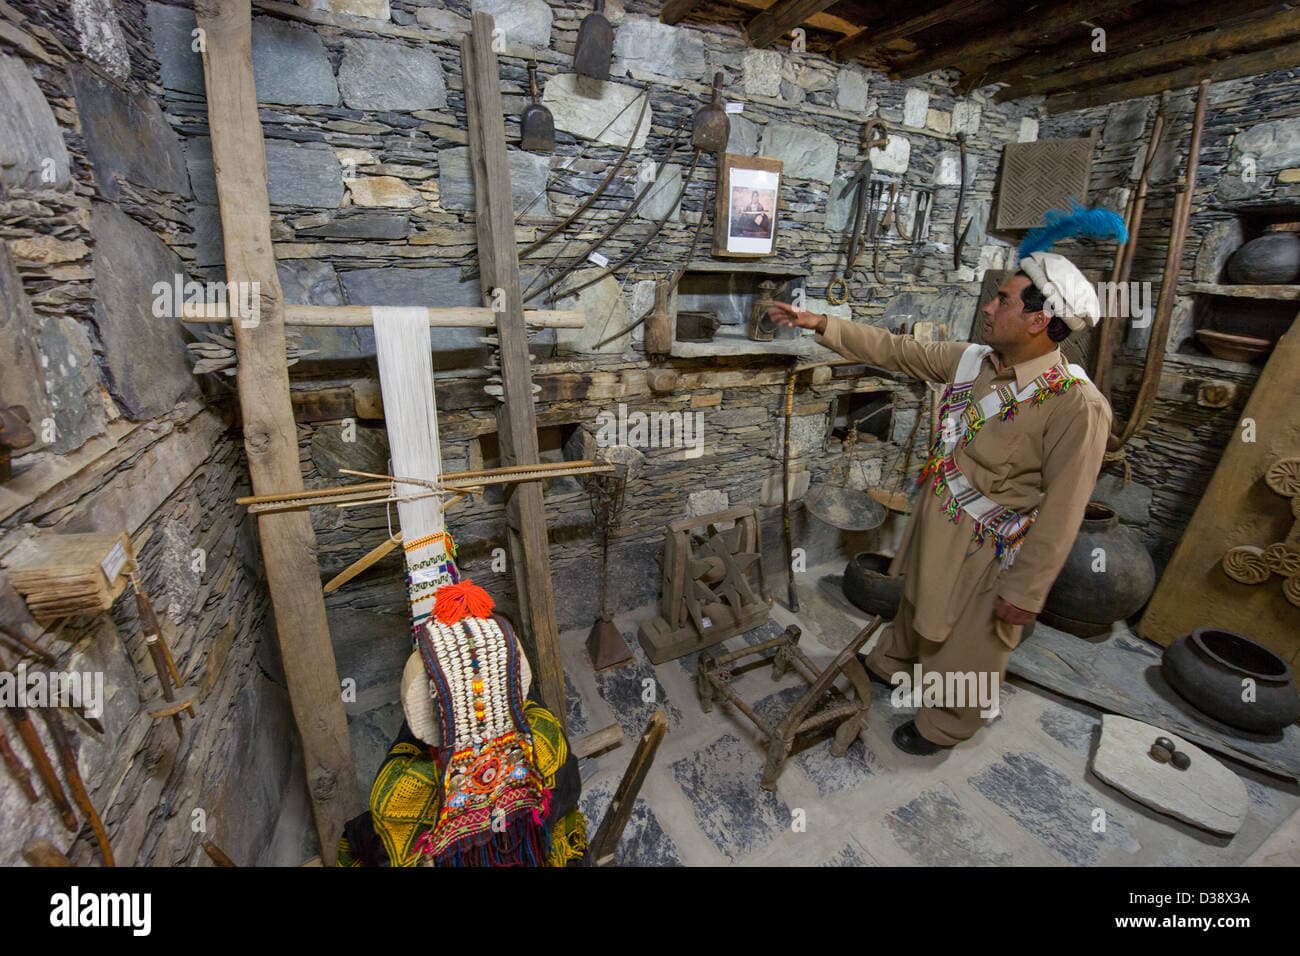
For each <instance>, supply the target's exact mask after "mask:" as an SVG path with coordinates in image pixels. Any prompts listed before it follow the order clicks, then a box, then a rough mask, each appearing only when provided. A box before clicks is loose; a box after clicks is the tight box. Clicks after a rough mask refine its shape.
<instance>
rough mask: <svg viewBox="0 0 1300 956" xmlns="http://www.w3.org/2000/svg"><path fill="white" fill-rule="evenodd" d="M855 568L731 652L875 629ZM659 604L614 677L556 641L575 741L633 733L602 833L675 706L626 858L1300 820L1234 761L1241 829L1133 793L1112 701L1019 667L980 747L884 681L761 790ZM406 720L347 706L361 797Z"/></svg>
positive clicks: (301, 832) (1220, 853)
mask: <svg viewBox="0 0 1300 956" xmlns="http://www.w3.org/2000/svg"><path fill="white" fill-rule="evenodd" d="M842 567H843V566H842V564H837V565H835V566H824V567H820V568H814V569H810V570H809V571H807V572H805V573H804V574H802V575H801V576H800V585H799V601H800V610H799V613H798V614H791V613H790V612H789V611H787V610H786V609H785V608H784V607H783V606H781V605H779V604H774V605H773V608H772V614H771V617H770V618H769V620H768V622H767V623H766V624H765V625H764V626H763V627H761V628H758V629H757V630H755V631H752V632H750V633H749V634H746V635H742V636H740V637H736V638H733V639H731V640H730V641H728V642H726V645H725V646H726V647H727V648H728V649H732V650H735V649H738V648H740V647H741V646H743V644H745V643H751V644H752V643H758V642H759V641H762V640H767V639H769V638H772V637H776V636H777V635H779V634H780V633H781V632H782V630H784V628H785V627H786V625H787V624H792V623H793V624H798V625H799V627H800V628H801V630H802V631H803V637H802V639H801V642H800V647H801V648H802V649H803V650H804V652H805V653H806V654H808V655H809V656H810V657H811V658H813V660H814V661H818V662H820V663H828V662H829V661H830V660H831V658H833V657H834V655H835V654H836V653H837V652H838V651H839V650H840V649H841V648H842V647H843V646H844V645H845V644H847V643H848V642H849V641H850V640H851V639H852V637H853V636H854V635H855V634H857V633H858V631H859V630H860V629H861V628H862V626H863V625H864V624H866V617H865V616H864V615H862V614H861V612H859V611H858V610H857V609H856V608H854V607H853V606H852V605H851V604H849V603H848V602H847V601H846V600H845V599H844V596H843V594H842V592H840V590H839V587H838V582H837V580H832V576H834V575H838V573H839V572H840V571H841V570H842ZM783 589H784V582H777V584H774V585H773V591H774V592H775V591H781V592H782V593H783ZM656 611H657V608H654V607H645V608H642V609H639V610H638V611H635V612H632V613H629V614H626V615H622V616H620V617H618V618H616V619H615V623H616V624H617V625H618V627H619V629H620V631H621V632H622V634H623V636H624V639H625V640H626V641H627V643H628V646H629V647H631V648H632V649H633V651H634V653H635V655H636V659H635V661H634V662H633V663H632V664H629V665H626V666H624V667H620V668H615V669H611V670H607V671H604V672H601V673H594V672H593V671H592V668H591V661H590V659H589V658H588V656H587V651H586V647H585V641H586V636H587V630H586V629H585V628H583V629H577V630H571V631H566V632H564V633H563V634H562V635H561V653H562V655H563V658H564V669H565V673H566V675H567V680H568V684H569V688H568V689H569V712H568V727H569V735H570V738H571V739H577V738H580V737H582V736H584V735H586V734H588V733H591V732H593V731H596V730H600V729H601V728H604V727H607V726H609V725H610V724H612V723H615V722H617V723H618V724H619V725H620V726H621V727H622V728H623V734H624V744H623V746H621V747H618V748H616V749H614V750H612V751H610V752H608V753H606V754H603V755H600V756H599V757H596V758H592V759H588V760H584V761H582V764H581V772H582V778H583V797H582V808H583V811H584V812H585V813H586V814H587V817H588V819H589V821H590V822H591V824H592V826H593V828H594V826H595V825H596V824H597V823H598V822H599V821H600V819H601V818H602V817H603V815H604V813H605V810H606V808H607V807H608V806H609V802H610V799H611V797H612V795H613V793H614V789H615V788H616V787H617V786H618V781H619V778H620V777H621V775H622V773H623V770H624V768H625V767H626V765H627V761H628V760H629V758H630V757H631V755H632V751H633V748H634V747H635V745H636V741H637V739H638V738H639V736H640V734H641V731H642V730H643V729H644V727H645V724H646V721H647V720H648V719H649V717H650V715H651V714H652V713H653V712H654V709H655V708H656V707H658V706H662V707H663V708H664V711H665V713H666V715H667V718H668V733H667V735H666V736H665V738H664V741H663V744H662V745H661V747H660V749H659V753H658V756H657V758H656V760H655V763H654V766H653V768H652V769H651V771H650V774H649V776H648V777H647V779H646V782H645V785H644V787H643V788H642V791H641V796H640V799H639V800H638V802H637V804H636V807H635V809H634V811H633V813H632V818H631V821H630V822H629V824H628V827H627V829H626V831H625V832H624V836H623V841H622V843H621V844H620V847H619V852H618V857H617V859H618V862H619V863H620V864H622V865H630V866H683V865H684V866H720V865H731V864H739V865H744V866H873V865H885V866H909V865H922V866H970V865H1007V864H1010V865H1033V864H1040V865H1053V864H1055V865H1084V866H1093V865H1101V866H1184V865H1192V866H1235V865H1239V864H1241V863H1243V862H1245V861H1246V859H1247V858H1248V857H1250V856H1251V855H1252V854H1253V853H1255V852H1256V851H1257V850H1259V849H1260V848H1261V845H1262V844H1264V842H1265V840H1266V839H1268V838H1269V837H1270V835H1272V834H1273V833H1274V831H1276V830H1279V828H1280V827H1283V825H1284V824H1285V823H1286V821H1287V820H1288V818H1292V821H1291V824H1290V826H1292V827H1295V825H1296V823H1295V819H1294V817H1293V815H1294V814H1295V813H1296V811H1297V809H1298V808H1300V787H1298V786H1297V785H1296V783H1295V782H1294V781H1287V780H1282V779H1279V778H1276V777H1271V776H1268V775H1266V774H1263V773H1261V772H1258V771H1255V770H1252V769H1250V768H1247V767H1244V766H1241V765H1239V764H1236V763H1232V762H1230V761H1227V760H1226V759H1225V760H1224V763H1225V764H1227V766H1229V767H1230V768H1231V769H1233V770H1234V771H1235V772H1237V773H1238V774H1239V775H1240V776H1241V777H1242V779H1243V780H1244V781H1245V784H1246V789H1247V792H1248V794H1249V797H1250V810H1249V816H1248V817H1247V820H1246V824H1245V826H1244V827H1243V828H1242V830H1241V831H1240V832H1239V833H1238V834H1237V835H1236V836H1235V837H1233V838H1231V839H1227V838H1223V837H1216V836H1212V835H1211V834H1209V833H1205V832H1202V831H1200V830H1198V829H1196V828H1194V827H1191V826H1189V825H1187V824H1184V823H1181V822H1179V821H1177V820H1174V819H1172V818H1170V817H1166V816H1163V815H1161V814H1159V813H1156V812H1155V811H1153V810H1150V809H1148V808H1146V807H1144V806H1143V805H1141V804H1139V803H1136V802H1135V801H1133V800H1130V799H1129V798H1128V797H1126V796H1124V795H1123V794H1121V793H1120V792H1119V791H1117V790H1115V789H1113V788H1111V787H1110V786H1108V785H1107V784H1105V783H1102V782H1101V781H1100V780H1099V779H1097V778H1096V777H1095V776H1093V775H1092V774H1091V773H1090V772H1089V770H1088V764H1089V758H1090V756H1091V753H1092V750H1093V748H1094V747H1095V745H1096V740H1097V736H1098V731H1099V728H1100V726H1101V712H1100V711H1098V710H1096V709H1094V708H1092V707H1089V706H1087V705H1085V704H1081V703H1077V702H1075V701H1072V700H1069V699H1067V698H1064V697H1058V696H1056V695H1054V694H1052V693H1051V692H1049V691H1046V690H1042V689H1040V688H1038V687H1036V686H1034V685H1032V684H1029V683H1026V682H1023V681H1020V680H1019V679H1017V678H1011V679H1010V680H1009V681H1008V683H1006V684H1004V685H1003V686H1002V688H1001V702H1000V703H1001V714H1000V716H998V717H997V718H995V719H994V720H993V721H991V722H990V723H989V725H988V726H986V727H985V728H984V729H983V730H981V731H980V732H979V733H978V734H977V735H976V736H975V738H974V739H973V740H971V741H968V742H967V743H965V744H963V745H961V746H960V747H957V748H955V749H954V750H952V751H948V752H946V753H945V754H943V755H940V756H934V757H912V756H908V755H907V754H904V753H902V752H901V751H899V750H897V749H895V747H894V746H893V745H892V744H891V743H890V739H889V738H890V734H891V733H892V732H893V730H894V728H895V727H897V726H898V725H899V724H902V723H904V722H906V721H907V720H908V719H910V717H911V715H912V714H913V713H914V711H912V710H906V709H896V708H894V707H892V706H891V704H890V700H889V694H888V691H887V690H886V689H885V688H883V687H880V686H878V685H874V684H873V685H872V689H873V691H874V693H875V697H874V698H873V702H872V711H871V719H870V722H869V725H868V728H867V733H866V741H865V743H864V742H863V741H862V740H861V739H859V740H858V741H855V742H854V744H853V745H852V747H850V749H849V752H848V754H847V755H846V756H845V757H844V758H842V759H836V758H834V757H832V756H831V754H830V743H829V741H824V742H821V743H819V744H817V745H816V746H814V747H812V748H810V749H808V750H806V751H804V752H802V753H800V754H798V755H797V756H795V757H794V758H792V759H791V760H790V761H789V762H787V764H786V766H785V769H784V771H783V773H782V775H781V778H780V780H779V782H778V788H777V792H775V793H768V792H767V791H765V790H763V789H762V788H761V787H760V786H759V777H760V776H761V773H762V767H763V758H762V753H761V751H760V750H759V749H758V736H757V731H756V730H755V728H754V726H753V724H751V723H750V722H749V721H748V719H747V718H745V717H744V716H743V715H740V714H737V713H734V712H733V711H732V709H731V708H730V707H729V706H727V705H719V706H715V708H714V710H713V713H711V714H705V713H704V712H703V711H702V710H701V709H700V705H699V701H698V698H697V697H696V693H695V684H694V680H695V656H694V655H690V656H687V657H685V658H681V659H680V660H676V661H670V662H668V663H666V664H662V665H659V666H657V667H656V666H654V665H652V664H651V663H650V662H649V660H648V659H647V658H646V656H645V654H644V653H643V652H642V650H641V648H640V645H639V644H638V643H637V640H636V629H637V625H638V624H639V622H640V621H642V620H644V619H646V618H647V617H650V616H652V615H653V614H655V613H656ZM1040 626H1041V625H1040ZM1030 639H1031V640H1032V637H1031V638H1030ZM868 646H870V645H868ZM735 686H736V689H737V692H738V693H739V694H740V695H741V697H742V698H743V699H744V700H746V701H750V702H756V703H757V709H758V710H759V711H760V712H769V713H773V712H777V713H779V712H780V709H783V708H784V707H785V706H788V704H789V702H790V701H791V700H792V699H793V698H795V697H797V696H798V694H799V693H800V689H801V688H802V687H803V686H804V685H803V683H802V682H801V680H800V679H799V678H798V677H795V676H793V675H787V676H786V677H785V678H784V679H782V680H781V681H778V682H773V680H772V678H771V672H770V670H769V669H767V668H761V669H758V670H755V671H754V672H751V673H747V674H745V675H744V676H743V677H741V678H740V679H739V680H738V681H737V682H736V684H735ZM401 721H402V712H401V707H400V705H399V704H397V703H386V704H382V705H380V706H375V707H372V708H369V709H367V710H365V711H364V712H362V713H356V714H351V715H350V716H349V721H348V723H349V731H350V736H351V738H352V749H353V755H354V757H355V759H356V763H357V775H358V784H359V786H360V787H361V793H362V794H366V793H368V792H369V788H370V782H371V780H372V779H373V776H374V773H375V770H376V769H377V768H378V767H379V765H380V763H381V762H382V761H383V758H384V755H385V753H386V752H387V749H388V745H389V743H390V742H391V741H392V739H393V737H394V736H395V735H396V733H397V730H398V728H399V727H400V725H401ZM290 779H291V782H292V783H293V785H292V786H291V788H290V792H289V793H286V795H285V804H284V811H283V812H282V815H281V820H280V825H279V827H278V828H277V833H276V837H275V839H274V841H273V843H272V845H271V846H269V847H268V848H267V851H266V852H265V853H264V854H263V856H262V858H261V859H260V860H259V863H260V864H261V865H264V866H277V865H279V866H296V865H298V864H300V863H301V862H302V861H303V860H305V859H308V858H309V857H311V856H313V855H314V854H315V853H317V852H319V850H318V847H317V844H316V839H315V833H314V830H313V827H312V822H311V812H310V808H309V806H308V803H307V797H306V792H305V787H303V786H302V785H301V783H302V780H303V774H302V771H301V768H300V767H299V768H295V770H294V771H293V773H292V774H291V777H290ZM1098 811H1104V816H1103V814H1102V813H1099V812H1098ZM1103 821H1104V830H1102V829H1100V823H1101V822H1103ZM1284 836H1285V833H1279V837H1284ZM1283 842H1286V841H1283ZM1273 843H1274V845H1276V844H1278V843H1279V841H1278V840H1276V839H1275V840H1274V841H1273ZM1286 847H1288V848H1289V849H1286V850H1285V851H1284V852H1286V853H1292V854H1293V853H1295V852H1296V847H1300V840H1296V838H1295V837H1291V838H1290V841H1289V842H1286ZM1264 849H1265V852H1264V853H1262V854H1261V856H1262V857H1266V858H1267V860H1268V862H1269V863H1272V864H1273V865H1276V863H1277V860H1278V859H1279V857H1278V856H1277V855H1276V853H1275V852H1274V853H1270V851H1271V847H1265V848H1264ZM1278 852H1283V851H1278ZM1287 859H1288V860H1289V862H1291V863H1292V864H1295V863H1297V862H1300V860H1295V859H1291V858H1290V857H1287Z"/></svg>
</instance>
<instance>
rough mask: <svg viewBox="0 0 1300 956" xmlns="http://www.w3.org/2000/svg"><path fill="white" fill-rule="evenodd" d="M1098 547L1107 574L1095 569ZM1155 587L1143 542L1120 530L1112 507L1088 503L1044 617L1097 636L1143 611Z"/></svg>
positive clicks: (1065, 628)
mask: <svg viewBox="0 0 1300 956" xmlns="http://www.w3.org/2000/svg"><path fill="white" fill-rule="evenodd" d="M1029 533H1030V534H1033V533H1034V532H1033V530H1032V529H1031V530H1030V532H1029ZM1098 548H1100V549H1102V553H1103V554H1104V558H1105V565H1104V567H1105V569H1106V570H1105V571H1104V572H1102V571H1094V570H1093V565H1094V564H1099V563H1100V562H1099V560H1098V555H1097V549H1098ZM1155 586H1156V568H1155V565H1154V564H1153V563H1152V561H1151V555H1149V554H1148V553H1147V549H1146V548H1145V547H1144V546H1143V544H1142V541H1141V539H1139V538H1138V536H1137V535H1136V534H1134V533H1133V532H1132V531H1130V530H1129V529H1128V528H1123V527H1121V526H1120V523H1119V516H1118V515H1117V514H1115V512H1114V511H1112V510H1111V509H1110V508H1109V507H1107V506H1106V505H1103V504H1101V503H1100V502H1098V501H1090V502H1088V507H1087V509H1086V510H1085V511H1084V514H1083V524H1082V525H1081V526H1080V528H1079V535H1078V537H1076V538H1075V539H1074V546H1073V547H1072V548H1070V555H1069V557H1067V558H1066V559H1065V566H1064V567H1063V568H1061V573H1060V574H1058V575H1057V576H1056V583H1055V584H1053V585H1052V590H1051V591H1050V592H1049V593H1048V595H1047V602H1046V603H1045V604H1044V605H1043V612H1042V614H1041V615H1040V617H1042V619H1043V621H1044V622H1045V623H1047V624H1050V625H1051V626H1052V627H1058V628H1060V629H1061V630H1063V631H1069V632H1070V633H1071V634H1076V635H1078V636H1080V637H1094V636H1096V635H1098V634H1105V633H1108V632H1109V631H1110V626H1111V624H1112V623H1114V622H1115V621H1121V620H1123V619H1124V618H1126V617H1128V616H1129V615H1131V614H1133V613H1134V612H1135V611H1137V610H1138V609H1139V608H1141V607H1142V605H1143V604H1145V603H1146V602H1147V599H1148V598H1149V597H1151V592H1152V591H1154V590H1155Z"/></svg>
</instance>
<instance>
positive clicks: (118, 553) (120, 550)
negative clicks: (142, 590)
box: [99, 541, 126, 584]
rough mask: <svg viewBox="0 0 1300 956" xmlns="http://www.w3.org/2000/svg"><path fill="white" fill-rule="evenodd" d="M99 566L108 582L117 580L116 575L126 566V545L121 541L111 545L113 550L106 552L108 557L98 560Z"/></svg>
mask: <svg viewBox="0 0 1300 956" xmlns="http://www.w3.org/2000/svg"><path fill="white" fill-rule="evenodd" d="M99 566H100V568H102V569H103V571H104V577H106V578H108V583H109V584H112V583H113V582H114V581H116V580H117V576H118V575H119V574H121V573H122V569H123V568H124V567H126V547H125V546H124V545H123V544H122V542H121V541H118V542H117V544H115V545H113V550H112V551H110V552H108V557H106V558H105V559H104V560H103V561H101V562H99Z"/></svg>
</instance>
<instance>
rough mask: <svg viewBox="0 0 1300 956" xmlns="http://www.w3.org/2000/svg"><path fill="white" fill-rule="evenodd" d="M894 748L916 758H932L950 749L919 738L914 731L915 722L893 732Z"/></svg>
mask: <svg viewBox="0 0 1300 956" xmlns="http://www.w3.org/2000/svg"><path fill="white" fill-rule="evenodd" d="M894 746H895V747H897V748H898V749H899V750H901V751H903V753H906V754H912V755H913V756H916V757H932V756H934V755H935V754H937V753H942V752H943V751H945V750H949V749H951V748H950V747H945V746H944V745H943V744H936V743H934V742H932V741H929V740H926V739H925V738H924V737H922V736H921V732H920V731H919V730H917V729H916V721H914V720H909V721H908V722H907V723H905V724H903V726H901V727H899V728H898V729H897V730H895V731H894Z"/></svg>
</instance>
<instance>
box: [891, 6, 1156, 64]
mask: <svg viewBox="0 0 1300 956" xmlns="http://www.w3.org/2000/svg"><path fill="white" fill-rule="evenodd" d="M1131 6H1133V0H1092V2H1089V0H1056V2H1054V3H1049V4H1045V5H1044V6H1043V7H1041V8H1039V9H1037V10H1034V11H1033V12H1032V13H1029V14H1025V13H1017V14H1015V15H1013V16H1011V17H1008V18H1006V19H1005V20H1002V21H1000V22H998V23H991V24H989V25H988V26H987V27H985V28H984V29H982V30H980V31H978V32H973V33H972V34H971V35H970V36H969V37H968V38H967V39H966V40H965V41H963V42H961V43H951V44H947V45H945V46H941V47H938V48H937V49H933V50H926V51H925V52H923V53H920V54H918V55H916V56H914V57H912V58H911V59H909V60H906V61H904V62H903V63H900V64H899V65H898V68H897V69H896V70H894V71H892V72H891V73H890V76H891V77H892V78H894V79H904V80H905V79H910V78H912V77H914V76H921V75H923V74H925V73H929V72H931V71H932V70H941V69H943V68H944V67H949V66H960V65H961V64H963V63H966V64H969V63H972V62H984V61H987V60H995V59H997V58H998V56H999V55H1002V56H1005V55H1006V54H1007V52H1008V51H1009V50H1012V49H1015V48H1017V47H1024V46H1029V47H1034V46H1038V45H1040V44H1042V43H1043V41H1044V40H1047V39H1049V38H1051V37H1052V36H1054V35H1055V34H1057V33H1060V32H1061V31H1063V30H1068V29H1069V28H1070V27H1072V26H1074V25H1076V24H1082V23H1083V21H1085V20H1092V19H1095V18H1097V17H1105V16H1109V15H1110V14H1112V13H1115V12H1116V11H1118V10H1124V9H1126V8H1128V7H1131Z"/></svg>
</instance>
